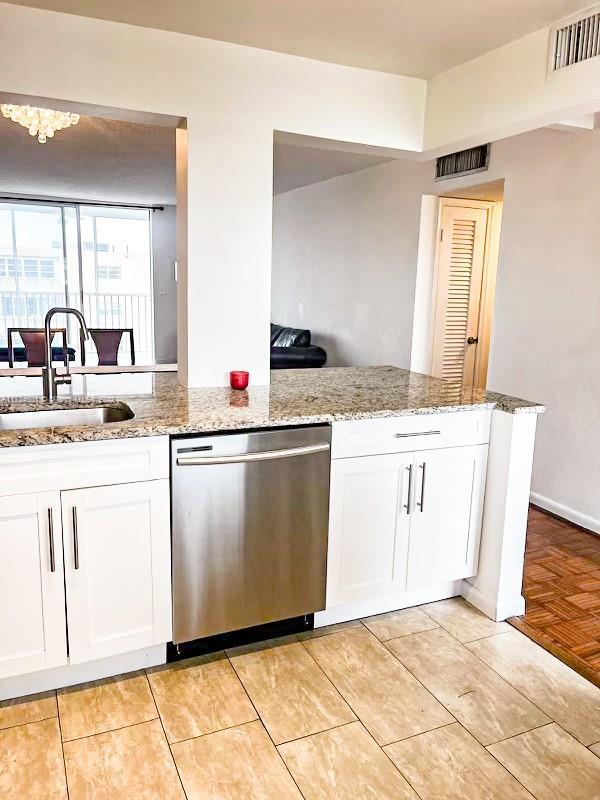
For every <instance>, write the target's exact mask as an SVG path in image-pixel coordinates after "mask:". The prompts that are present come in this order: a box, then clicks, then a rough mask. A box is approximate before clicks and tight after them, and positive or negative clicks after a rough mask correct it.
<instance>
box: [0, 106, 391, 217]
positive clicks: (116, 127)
mask: <svg viewBox="0 0 600 800" xmlns="http://www.w3.org/2000/svg"><path fill="white" fill-rule="evenodd" d="M25 99H26V100H28V101H29V102H30V103H36V104H42V101H41V100H38V99H36V98H22V97H17V96H13V95H9V94H5V93H0V102H2V103H5V102H15V101H17V100H19V101H21V102H23V101H24V100H25ZM73 108H74V110H76V111H78V110H79V109H78V108H76V107H75V106H73ZM301 141H302V137H298V142H301ZM0 153H2V169H1V170H0V194H7V195H15V194H16V195H22V196H25V197H46V198H50V197H55V198H60V199H75V200H91V201H103V202H113V203H141V204H148V205H155V204H156V205H171V204H174V203H175V201H176V190H175V130H174V129H173V128H170V127H165V126H162V125H161V126H157V125H145V124H139V123H131V122H124V121H117V120H114V119H106V118H98V117H93V116H82V117H81V119H80V121H79V124H78V125H75V126H73V127H71V128H68V129H67V130H65V131H58V132H57V133H56V135H55V137H54V138H53V139H51V140H50V141H48V142H46V144H39V143H38V142H37V140H36V139H35V138H33V137H31V136H29V134H28V132H27V130H26V129H25V128H22V127H21V126H20V125H17V124H15V123H14V122H11V121H10V120H8V119H5V118H4V117H2V116H0ZM273 160H274V191H275V193H276V194H279V193H281V192H288V191H290V190H291V189H297V188H298V187H300V186H307V185H308V184H310V183H317V182H318V181H324V180H327V179H328V178H334V177H336V176H337V175H345V174H346V173H349V172H356V171H357V170H359V169H365V168H366V167H372V166H375V165H376V164H382V163H384V162H386V161H389V160H390V159H389V158H387V157H383V156H375V155H371V154H364V153H363V154H361V153H351V152H346V151H342V150H332V149H326V148H319V147H315V146H314V145H313V146H310V147H307V146H302V145H301V144H294V145H292V144H288V143H283V142H276V143H275V144H274V150H273Z"/></svg>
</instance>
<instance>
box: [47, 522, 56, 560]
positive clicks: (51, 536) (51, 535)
mask: <svg viewBox="0 0 600 800" xmlns="http://www.w3.org/2000/svg"><path fill="white" fill-rule="evenodd" d="M48 547H49V550H50V572H56V558H55V555H54V517H53V516H52V509H51V508H49V509H48Z"/></svg>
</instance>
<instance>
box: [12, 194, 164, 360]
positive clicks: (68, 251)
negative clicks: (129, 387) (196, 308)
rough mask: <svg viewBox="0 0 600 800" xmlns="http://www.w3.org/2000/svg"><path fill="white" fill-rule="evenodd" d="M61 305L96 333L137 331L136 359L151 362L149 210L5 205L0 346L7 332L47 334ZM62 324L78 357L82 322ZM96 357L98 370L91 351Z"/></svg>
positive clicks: (70, 320) (63, 320)
mask: <svg viewBox="0 0 600 800" xmlns="http://www.w3.org/2000/svg"><path fill="white" fill-rule="evenodd" d="M63 236H64V239H63ZM61 305H67V306H72V307H75V308H79V309H80V310H81V311H82V312H83V314H84V316H85V319H86V321H87V323H88V325H89V326H90V327H98V328H102V327H106V328H133V330H134V339H135V345H136V353H137V354H138V356H139V357H140V359H146V363H151V362H152V360H153V358H154V331H153V309H152V256H151V250H150V212H149V211H148V210H145V209H131V208H120V207H96V206H77V205H76V204H71V205H69V204H64V205H44V204H43V203H41V202H39V203H36V202H31V203H30V202H16V201H15V202H5V203H1V202H0V346H2V345H6V338H7V336H6V329H7V327H19V326H20V327H36V328H37V327H42V325H43V321H44V316H45V314H46V312H47V311H48V309H49V308H52V307H53V306H61ZM56 324H57V326H63V325H64V326H66V327H67V328H68V338H69V344H70V346H72V347H75V348H76V350H77V349H78V348H79V333H78V329H77V326H76V322H75V320H74V319H73V318H72V317H70V316H67V317H64V318H60V317H59V318H57V319H56ZM127 346H128V342H127V343H126V342H124V345H123V348H124V350H125V349H126V347H127ZM89 354H90V363H94V362H93V358H94V356H95V350H94V348H93V347H91V346H90V347H89Z"/></svg>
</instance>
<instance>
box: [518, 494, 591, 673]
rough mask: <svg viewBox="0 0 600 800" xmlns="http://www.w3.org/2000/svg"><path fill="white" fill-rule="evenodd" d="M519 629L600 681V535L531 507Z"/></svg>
mask: <svg viewBox="0 0 600 800" xmlns="http://www.w3.org/2000/svg"><path fill="white" fill-rule="evenodd" d="M523 594H524V596H525V601H526V610H525V615H524V616H522V617H514V618H513V619H511V620H509V621H510V622H511V623H512V624H513V625H514V626H515V627H516V628H518V629H519V630H521V631H522V632H523V633H525V634H527V635H528V636H529V637H530V638H532V639H534V640H535V641H536V642H537V643H538V644H540V645H542V646H543V647H545V648H546V649H547V650H550V652H552V653H553V654H554V655H555V656H557V657H558V658H560V659H561V660H562V661H564V662H566V663H567V664H568V665H569V666H570V667H573V669H576V670H577V671H578V672H580V673H581V674H582V675H584V676H585V677H586V678H588V679H589V680H591V681H593V682H594V683H595V684H596V685H597V686H600V536H596V535H595V534H593V533H588V532H587V531H584V530H582V529H581V528H578V527H577V526H575V525H572V524H571V523H569V522H565V521H563V520H560V519H557V518H556V517H553V516H551V515H550V514H547V513H545V512H543V511H541V510H540V509H537V508H535V507H533V506H532V507H531V509H530V513H529V524H528V527H527V546H526V552H525V572H524V577H523Z"/></svg>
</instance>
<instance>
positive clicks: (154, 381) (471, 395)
mask: <svg viewBox="0 0 600 800" xmlns="http://www.w3.org/2000/svg"><path fill="white" fill-rule="evenodd" d="M11 380H14V379H12V378H0V381H11ZM28 380H37V379H35V378H32V379H28ZM113 381H114V376H113ZM150 383H151V391H150V392H149V393H148V394H131V395H123V396H120V397H119V398H118V399H117V398H115V397H112V398H109V399H107V397H106V396H103V395H101V394H100V393H96V394H94V396H88V395H86V394H67V395H65V394H61V397H60V398H59V400H57V401H56V402H55V403H53V404H52V405H51V407H52V408H68V407H69V406H98V405H114V406H119V405H121V404H122V403H125V404H126V405H127V406H129V408H131V410H132V411H133V412H134V414H135V416H134V418H133V419H130V420H127V421H124V422H111V423H107V424H104V425H85V426H69V427H66V426H65V427H60V428H59V427H56V428H37V429H33V428H32V429H22V430H2V429H1V425H0V447H13V446H18V445H35V444H54V443H60V442H77V441H94V440H99V439H119V438H127V437H132V436H160V435H164V434H182V433H204V432H210V431H225V430H237V429H245V428H263V427H275V426H281V425H302V424H311V423H318V422H333V421H336V420H348V419H367V418H373V417H392V416H400V415H404V414H434V413H436V412H439V411H457V412H460V411H462V412H464V411H467V410H469V409H472V408H482V407H484V408H498V409H501V410H502V411H506V412H508V413H510V414H525V413H538V414H539V413H542V412H543V411H544V410H545V409H544V406H543V405H540V404H539V403H531V402H528V401H526V400H519V399H517V398H514V397H508V396H506V395H501V394H496V393H492V392H486V391H484V390H482V389H474V388H464V387H462V386H460V385H457V384H454V383H451V382H448V381H444V380H440V379H438V378H431V377H429V376H426V375H420V374H418V373H415V372H408V371H407V370H402V369H397V368H395V367H345V368H342V367H339V368H337V367H336V368H326V369H311V370H280V371H274V372H273V373H272V383H271V386H270V387H267V386H250V387H249V389H248V390H247V391H242V392H240V391H232V390H230V389H228V388H213V389H186V388H185V387H183V386H180V385H179V384H178V383H177V376H176V375H175V374H165V373H162V374H160V373H157V374H156V375H153V376H152V377H151V379H150ZM97 385H98V384H96V387H97ZM3 388H4V390H5V391H4V395H5V396H4V397H3V398H1V399H0V413H4V412H11V411H34V410H37V409H41V408H48V407H49V404H48V403H47V402H46V401H45V400H44V399H43V398H42V397H35V396H28V397H7V396H6V384H4V385H3ZM75 389H76V387H75Z"/></svg>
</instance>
